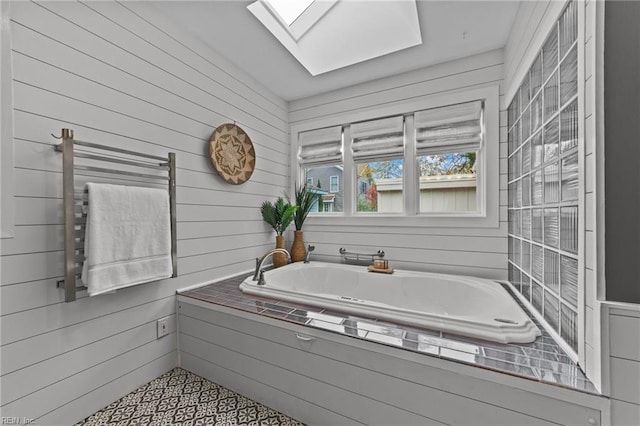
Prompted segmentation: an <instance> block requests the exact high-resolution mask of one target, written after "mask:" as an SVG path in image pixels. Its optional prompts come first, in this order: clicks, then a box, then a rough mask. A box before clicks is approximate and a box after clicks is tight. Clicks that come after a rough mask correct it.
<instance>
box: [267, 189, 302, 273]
mask: <svg viewBox="0 0 640 426" xmlns="http://www.w3.org/2000/svg"><path fill="white" fill-rule="evenodd" d="M297 209H298V208H297V206H292V205H291V204H289V203H288V202H285V201H284V199H283V198H282V197H278V199H277V200H276V202H275V203H272V202H271V201H265V202H264V203H262V206H261V207H260V213H262V219H263V220H264V221H265V222H267V223H268V224H269V225H271V227H272V228H273V230H274V231H276V248H284V235H282V234H283V233H284V231H286V229H287V228H288V227H289V225H291V222H292V221H293V218H294V216H295V213H296V210H297ZM286 264H287V256H285V255H284V254H283V253H276V254H274V255H273V266H274V267H275V268H278V267H280V266H284V265H286Z"/></svg>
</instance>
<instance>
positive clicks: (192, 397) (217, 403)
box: [76, 368, 302, 426]
mask: <svg viewBox="0 0 640 426" xmlns="http://www.w3.org/2000/svg"><path fill="white" fill-rule="evenodd" d="M99 425H100V426H116V425H117V426H133V425H136V426H138V425H140V426H142V425H145V426H161V425H162V426H222V425H247V426H302V423H300V422H298V421H297V420H294V419H292V418H290V417H287V416H285V415H284V414H282V413H279V412H277V411H275V410H272V409H271V408H268V407H265V406H264V405H262V404H259V403H257V402H255V401H252V400H250V399H249V398H246V397H244V396H242V395H239V394H237V393H235V392H232V391H230V390H229V389H226V388H224V387H222V386H219V385H217V384H215V383H213V382H210V381H209V380H206V379H203V378H202V377H200V376H197V375H195V374H193V373H190V372H188V371H186V370H183V369H181V368H174V369H173V370H171V371H170V372H168V373H166V374H164V375H162V376H160V377H159V378H157V379H155V380H152V381H151V382H149V383H147V384H146V385H143V386H141V387H140V388H138V389H136V390H135V391H133V392H131V393H130V394H128V395H126V396H125V397H123V398H121V399H119V400H118V401H116V402H114V403H113V404H110V405H108V406H107V407H105V408H104V409H102V410H100V411H99V412H97V413H95V414H94V415H92V416H90V417H88V418H86V419H85V420H83V421H81V422H80V423H78V424H77V425H76V426H99Z"/></svg>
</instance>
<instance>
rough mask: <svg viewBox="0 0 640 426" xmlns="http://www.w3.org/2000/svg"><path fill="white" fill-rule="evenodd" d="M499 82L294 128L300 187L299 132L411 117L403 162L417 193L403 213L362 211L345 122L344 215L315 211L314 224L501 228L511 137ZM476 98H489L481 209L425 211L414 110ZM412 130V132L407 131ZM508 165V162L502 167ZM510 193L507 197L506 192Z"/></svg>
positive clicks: (295, 178)
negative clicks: (505, 130) (503, 123)
mask: <svg viewBox="0 0 640 426" xmlns="http://www.w3.org/2000/svg"><path fill="white" fill-rule="evenodd" d="M499 96H500V92H499V87H498V86H497V85H494V86H485V87H481V88H476V89H470V90H463V91H456V92H452V93H445V94H440V95H426V96H421V97H417V98H414V99H412V100H410V101H406V102H402V103H390V104H386V105H384V106H381V107H377V108H372V109H360V110H355V111H351V112H345V113H344V114H336V115H335V116H330V117H326V118H322V119H318V120H310V121H306V122H305V123H301V124H294V125H292V126H291V127H290V134H291V160H292V161H291V164H292V168H293V170H292V173H291V176H292V179H291V189H292V190H293V188H295V185H296V182H300V181H302V180H303V179H304V170H303V168H302V167H300V166H299V164H298V158H297V152H298V146H299V145H298V133H300V132H303V131H307V130H313V129H318V128H324V127H329V126H336V125H343V124H344V123H354V122H359V121H366V120H373V119H376V118H380V117H386V116H392V115H398V114H403V115H407V117H405V119H406V123H405V126H406V127H405V158H404V165H403V168H404V170H403V176H404V177H403V179H404V181H403V185H404V191H405V194H411V196H405V197H404V204H405V205H404V207H405V209H404V212H403V213H375V214H368V215H363V214H361V213H360V214H356V212H355V204H356V202H355V197H356V195H357V194H356V190H357V188H356V181H357V179H356V176H355V175H356V173H355V166H354V164H353V161H352V158H351V149H350V141H351V138H350V135H349V127H348V126H347V127H345V130H344V136H343V137H344V139H343V140H344V141H345V147H344V149H343V162H342V164H343V165H344V166H345V167H344V171H343V176H342V178H343V182H344V184H343V195H344V198H343V205H344V212H342V213H340V214H335V213H334V214H332V215H326V214H325V215H322V214H310V215H309V219H310V221H311V223H314V224H318V225H332V224H341V225H350V226H384V225H392V226H421V227H477V228H498V227H499V224H500V213H501V210H504V212H502V215H503V216H505V219H504V220H506V200H505V201H504V202H503V204H504V206H502V207H500V194H501V192H503V193H504V195H505V196H506V184H505V185H502V186H503V187H504V188H503V191H501V189H500V176H499V170H500V168H501V167H500V158H499V153H500V144H501V143H506V136H504V135H502V136H501V135H500V125H499V118H500V104H499V99H500V98H499ZM475 100H482V101H484V112H483V114H484V117H483V118H484V134H485V138H484V143H483V147H482V149H481V150H480V151H479V152H478V156H477V158H476V164H477V167H478V170H479V173H478V178H477V182H476V185H477V191H478V198H477V203H478V211H477V212H472V213H465V212H451V213H440V212H434V213H426V212H425V213H419V206H418V197H419V193H418V188H419V177H418V174H417V171H416V167H417V157H416V155H415V137H414V136H415V129H414V127H413V117H412V114H413V113H414V112H415V111H420V110H423V109H429V108H437V107H442V106H447V105H453V104H457V103H464V102H470V101H475ZM407 135H411V137H409V136H407ZM502 168H503V169H505V170H506V167H502ZM503 198H504V196H503Z"/></svg>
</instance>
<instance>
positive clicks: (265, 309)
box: [181, 275, 597, 394]
mask: <svg viewBox="0 0 640 426" xmlns="http://www.w3.org/2000/svg"><path fill="white" fill-rule="evenodd" d="M245 278H246V275H239V276H236V277H233V278H229V279H226V280H223V281H220V282H216V283H212V284H209V285H207V286H203V287H200V288H196V289H193V290H189V291H186V292H184V293H181V295H182V296H186V297H190V298H193V299H198V300H202V301H205V302H209V303H213V304H217V305H222V306H226V307H230V308H234V309H239V310H242V311H245V312H252V313H255V314H257V315H260V316H265V317H270V318H275V319H279V320H283V321H288V322H292V323H295V324H298V325H304V326H307V327H314V328H319V329H323V330H327V331H330V332H334V333H340V334H343V335H347V336H351V337H354V338H358V339H364V340H369V341H374V342H377V343H381V344H385V345H389V346H393V347H397V348H401V349H404V350H409V351H413V352H417V353H422V354H425V355H430V356H437V357H440V358H443V359H447V360H452V361H457V362H463V363H466V364H472V365H476V366H478V367H481V368H486V369H490V370H494V371H499V372H502V373H507V374H511V375H514V376H518V377H524V378H527V379H531V380H536V381H541V382H546V383H552V384H556V385H559V386H563V387H567V388H571V389H576V390H579V391H583V392H588V393H594V394H597V391H596V389H595V387H594V386H593V384H592V383H591V382H590V381H589V380H588V379H587V378H586V377H585V375H584V373H583V372H582V371H581V370H580V368H579V367H578V366H577V365H576V364H575V363H574V362H573V361H572V360H571V358H570V357H569V356H567V354H566V353H565V352H564V350H563V349H562V348H561V347H560V346H559V345H558V344H557V343H556V342H555V341H554V340H553V338H552V337H551V336H550V335H549V334H548V333H547V332H546V331H545V329H544V328H543V327H542V326H541V325H540V323H539V322H538V321H537V320H536V319H535V318H534V317H533V316H532V315H531V314H529V316H530V317H531V320H532V321H533V322H534V323H535V324H536V325H537V326H538V327H539V328H540V331H542V336H540V337H538V338H537V339H536V341H534V342H533V343H527V344H522V343H520V344H513V343H510V344H502V343H494V342H488V341H485V340H480V339H473V338H469V337H461V336H457V335H453V334H449V333H442V332H439V331H434V330H428V329H422V328H416V327H409V326H405V325H399V324H394V323H391V322H383V321H378V320H376V319H371V318H363V317H358V316H353V315H348V314H344V313H340V312H335V311H331V310H328V309H324V308H319V307H312V306H305V305H301V304H297V303H292V302H285V301H278V300H275V299H265V298H261V297H258V296H251V295H247V294H244V293H242V291H241V290H240V289H239V285H240V283H241V282H242V281H243V280H244V279H245ZM505 288H506V289H507V290H508V291H509V292H510V293H511V290H510V288H509V287H508V286H507V285H505ZM512 295H513V294H512ZM514 299H515V300H518V298H517V297H515V296H514ZM518 303H519V304H520V306H521V307H523V309H524V310H525V312H527V310H526V309H525V308H524V306H523V305H522V303H521V302H520V301H518ZM527 313H528V312H527Z"/></svg>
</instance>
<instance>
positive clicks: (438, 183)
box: [298, 100, 485, 215]
mask: <svg viewBox="0 0 640 426" xmlns="http://www.w3.org/2000/svg"><path fill="white" fill-rule="evenodd" d="M483 111H484V102H483V101H482V100H477V101H471V102H463V103H458V104H454V105H447V106H442V107H436V108H430V109H425V110H421V111H417V112H414V113H409V114H403V115H396V116H391V117H384V118H378V119H374V120H368V121H361V122H356V123H352V124H349V125H345V126H335V127H330V128H324V129H318V130H311V131H305V132H301V133H299V151H298V158H299V164H300V166H301V168H302V172H303V179H304V180H305V181H306V182H308V183H309V184H310V185H311V186H312V187H313V189H314V191H316V192H317V193H318V194H319V195H320V196H321V197H322V203H319V206H318V211H320V212H329V211H331V212H343V209H344V203H345V197H353V199H351V200H348V201H349V203H348V204H349V205H351V206H353V207H352V209H353V210H352V212H351V213H354V214H363V215H366V214H372V213H392V214H402V213H404V214H410V215H415V214H421V213H422V214H445V215H447V214H452V213H453V214H460V213H473V214H478V213H481V212H483V211H484V209H483V206H481V205H480V203H479V202H478V200H479V199H480V190H481V187H480V186H479V184H478V182H479V181H478V177H479V176H480V175H481V174H482V173H483V170H482V167H481V164H483V162H482V161H481V159H482V155H483V143H484V137H485V136H484V122H483V120H484V118H483ZM345 135H346V136H345ZM343 138H344V139H345V140H344V141H343V140H342V139H343ZM345 150H347V153H348V154H349V155H347V158H349V160H350V161H349V162H350V164H344V158H345V154H344V151H345ZM408 162H411V164H409V163H408ZM345 167H349V169H348V170H349V171H350V173H349V174H348V175H347V176H345V175H344V173H343V172H344V170H345ZM407 167H408V168H407ZM407 173H408V174H407ZM341 179H345V181H344V183H343V184H342V185H340V180H341ZM345 186H346V187H347V188H348V187H349V186H351V188H353V190H349V191H346V192H345V191H344V187H345ZM408 187H410V188H411V191H409V192H407V188H408ZM352 194H353V195H352ZM407 197H409V199H407ZM407 206H409V207H411V208H412V209H413V211H411V212H407V211H406V210H407V209H408V207H407ZM414 206H415V207H414ZM314 211H315V210H314Z"/></svg>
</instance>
